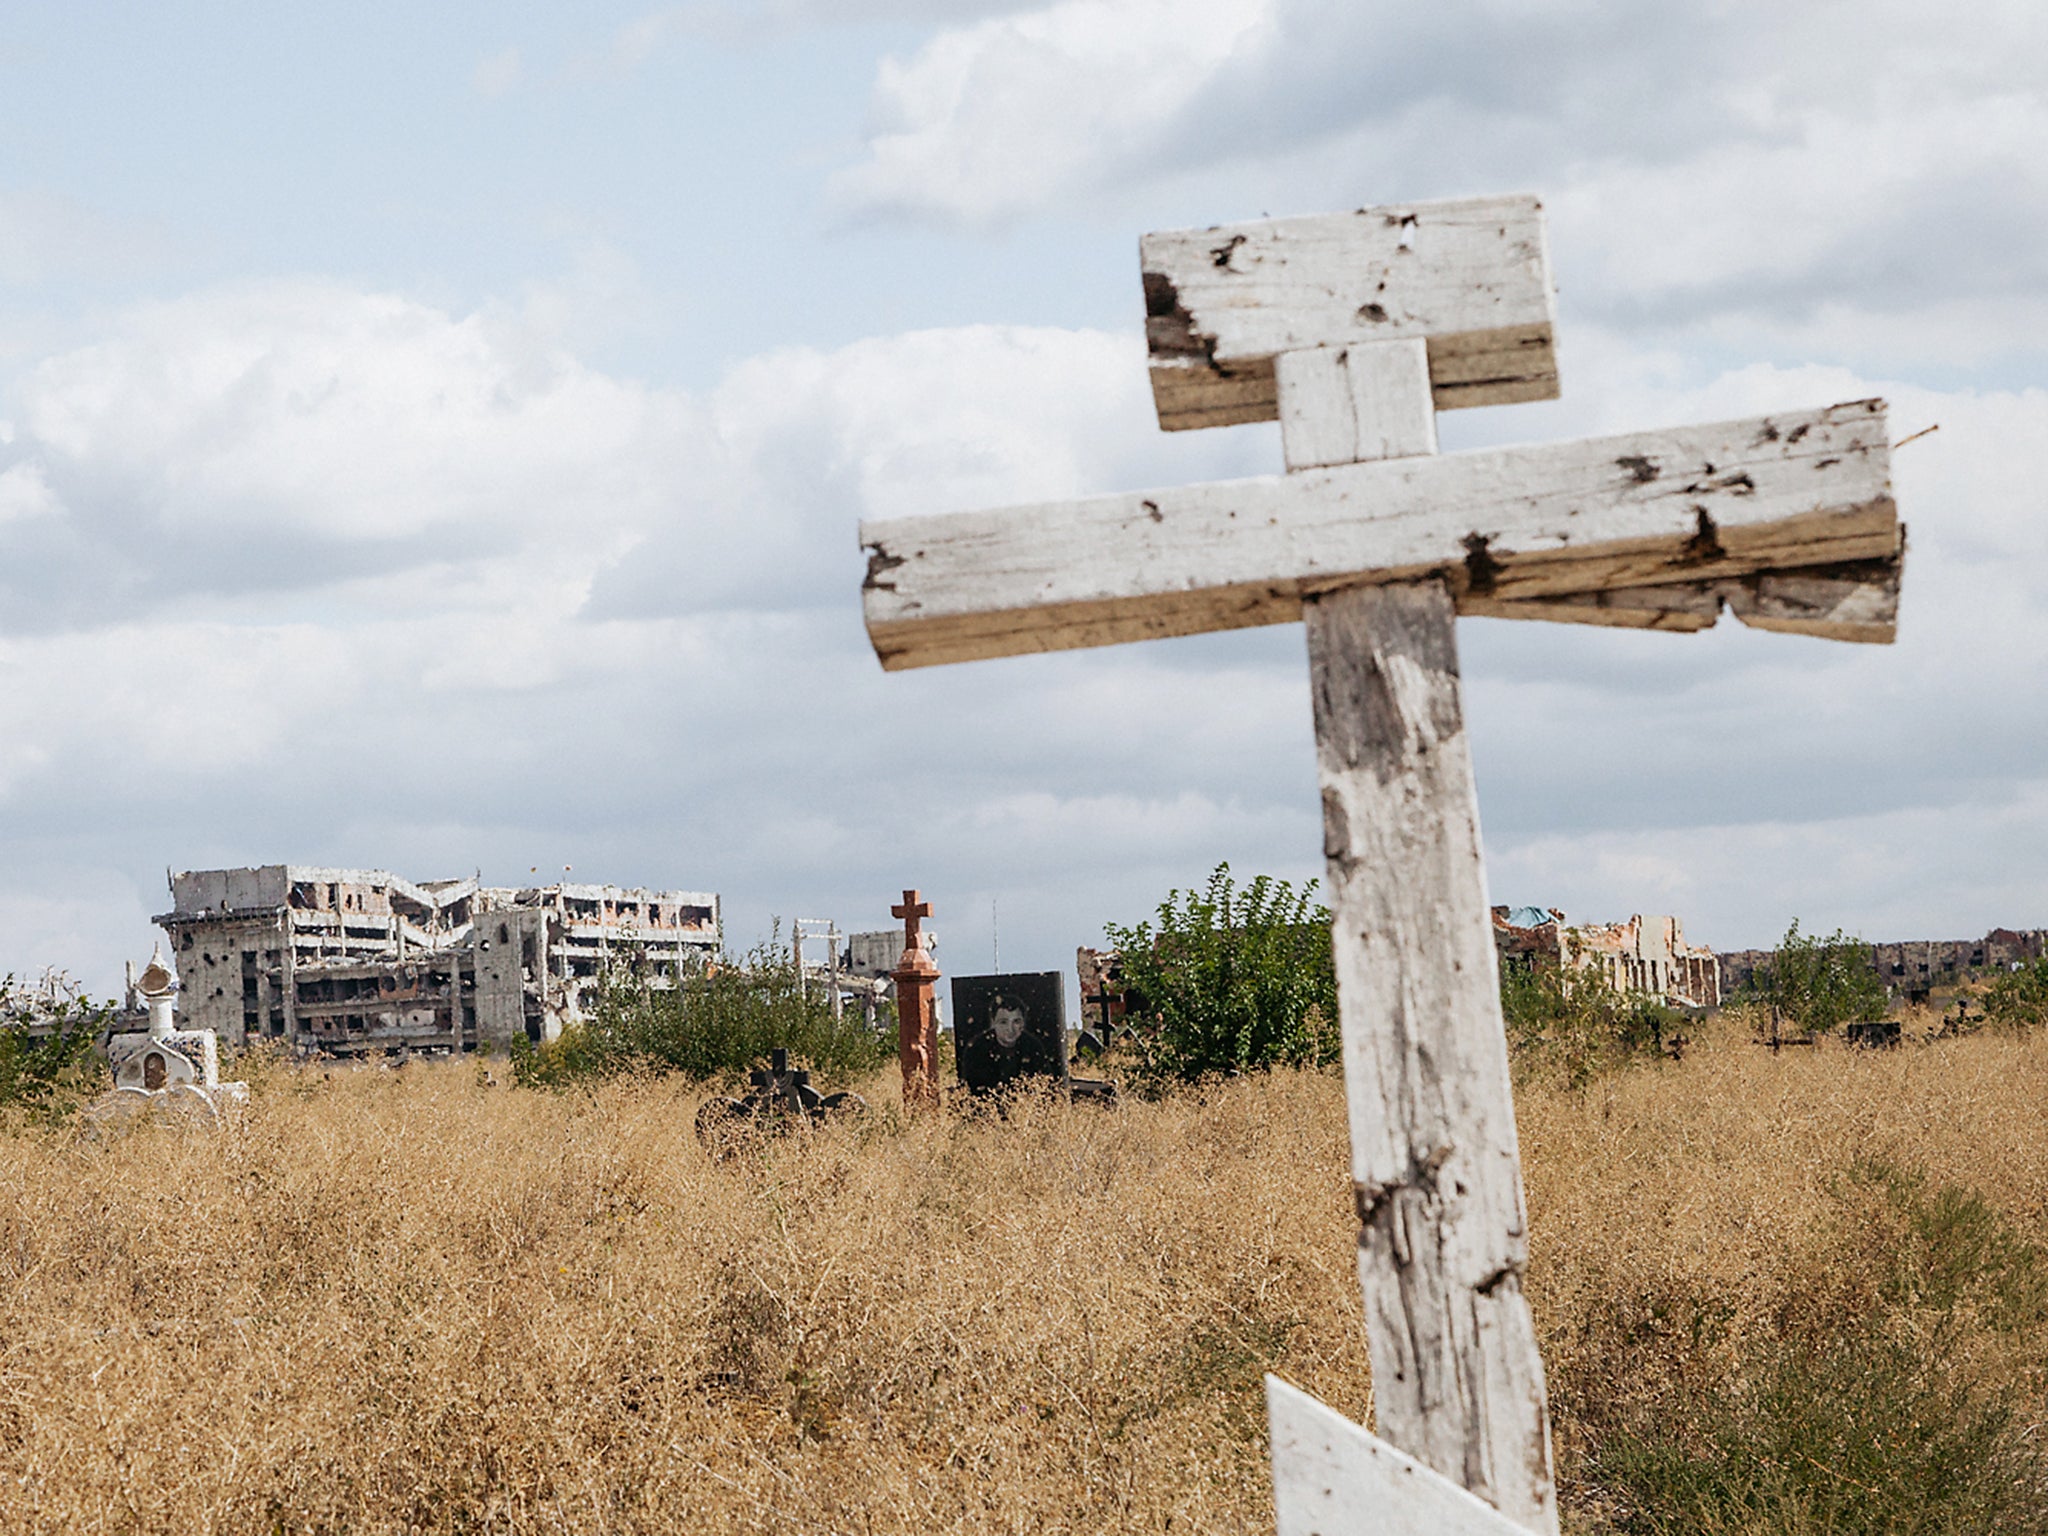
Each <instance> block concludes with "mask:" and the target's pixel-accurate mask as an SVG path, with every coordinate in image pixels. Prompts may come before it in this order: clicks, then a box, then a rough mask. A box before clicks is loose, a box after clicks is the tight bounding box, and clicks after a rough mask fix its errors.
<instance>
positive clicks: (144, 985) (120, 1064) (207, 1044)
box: [107, 948, 249, 1112]
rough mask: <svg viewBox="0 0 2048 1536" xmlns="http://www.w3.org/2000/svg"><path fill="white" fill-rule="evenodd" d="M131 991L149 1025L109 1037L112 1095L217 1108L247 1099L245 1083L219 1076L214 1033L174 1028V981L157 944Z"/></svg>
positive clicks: (246, 1085)
mask: <svg viewBox="0 0 2048 1536" xmlns="http://www.w3.org/2000/svg"><path fill="white" fill-rule="evenodd" d="M135 990H136V992H137V993H138V994H139V995H140V996H141V998H142V1000H143V1002H144V1003H145V1004H147V1005H148V1008H149V1028H148V1029H147V1030H146V1031H144V1032H142V1033H139V1034H133V1033H131V1034H121V1035H113V1036H110V1037H109V1038H108V1040H107V1062H108V1064H109V1065H110V1066H111V1067H112V1068H113V1069H114V1091H115V1093H116V1094H139V1095H142V1096H143V1097H144V1098H145V1099H150V1100H156V1101H159V1102H164V1103H197V1104H203V1105H205V1106H206V1108H208V1109H210V1110H213V1111H216V1112H218V1111H219V1110H220V1109H221V1107H222V1106H223V1105H227V1104H242V1103H246V1102H247V1101H248V1098H249V1085H248V1084H247V1083H224V1082H222V1081H221V1080H220V1044H219V1041H218V1039H217V1038H216V1036H215V1035H214V1032H213V1031H212V1030H210V1029H179V1028H178V1027H177V1023H176V1021H175V1019H174V1018H173V1017H172V1007H173V1005H174V1002H175V1000H176V997H177V991H178V982H177V978H176V977H174V976H172V975H171V972H170V970H169V968H168V967H167V966H165V964H164V959H163V951H162V949H161V948H159V949H158V950H156V951H155V952H153V953H152V954H151V955H150V957H149V965H148V966H147V968H145V969H144V971H143V973H142V974H141V975H140V976H138V977H137V978H136V980H135Z"/></svg>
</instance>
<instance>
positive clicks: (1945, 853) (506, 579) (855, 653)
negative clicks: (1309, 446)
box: [0, 0, 2048, 988]
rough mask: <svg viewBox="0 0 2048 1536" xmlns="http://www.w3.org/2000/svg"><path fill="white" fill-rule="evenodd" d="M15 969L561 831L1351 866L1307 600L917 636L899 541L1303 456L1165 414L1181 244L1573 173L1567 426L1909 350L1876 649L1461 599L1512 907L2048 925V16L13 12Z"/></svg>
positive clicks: (854, 0)
mask: <svg viewBox="0 0 2048 1536" xmlns="http://www.w3.org/2000/svg"><path fill="white" fill-rule="evenodd" d="M7 9H8V19H7V25H6V27H5V28H4V30H0V970H9V969H11V970H14V971H16V972H24V971H34V970H39V969H40V968H41V967H42V966H43V965H46V964H58V965H62V966H66V967H69V968H70V969H72V970H73V971H74V972H75V973H77V974H78V975H80V976H82V977H84V978H85V979H86V980H87V981H89V982H90V983H92V984H94V985H95V986H97V987H99V988H106V987H108V986H109V985H111V984H112V982H113V981H114V980H115V979H116V978H117V977H118V975H119V972H120V964H121V961H122V959H123V958H126V957H139V956H142V955H146V954H147V953H148V950H149V946H150V942H151V938H152V930H151V928H150V926H149V918H150V915H151V914H152V913H155V912H158V911H161V910H162V909H163V908H164V906H165V905H166V894H165V889H164V870H165V868H166V867H167V866H169V867H176V868H180V869H184V868H204V867H210V866H216V865H228V864H256V863H266V862H281V861H295V862H307V863H332V864H358V865H375V866H383V867H388V868H391V869H394V870H398V871H400V872H403V873H406V874H409V875H411V876H413V877H415V878H427V877H434V876H441V875H449V874H457V873H466V872H468V871H471V870H479V871H481V873H482V874H483V875H484V877H485V878H486V879H487V880H492V881H501V882H515V881H524V880H526V879H528V878H529V875H528V871H529V870H532V869H538V870H540V871H542V872H543V873H551V874H556V875H559V872H560V870H561V868H562V866H564V865H573V866H574V869H575V875H576V878H579V879H592V880H605V881H616V882H619V883H624V884H649V885H662V886H681V887H685V888H692V889H704V888H710V889H715V890H717V891H720V892H722V893H723V894H724V896H725V899H726V903H727V914H728V928H729V934H730V937H731V938H732V939H733V940H735V941H737V942H740V943H745V942H748V941H751V940H752V939H754V938H755V937H757V936H759V935H762V934H764V933H765V932H766V930H767V926H768V922H769V920H770V917H771V916H772V915H775V914H781V915H782V916H784V917H788V916H803V917H833V918H837V919H838V920H839V921H840V922H841V923H842V925H847V926H851V927H868V926H882V925H884V924H886V923H887V921H888V917H887V908H888V904H889V901H890V899H891V896H892V893H893V892H895V891H897V890H899V889H900V888H901V887H903V886H905V885H913V884H914V885H918V886H921V887H923V888H924V889H925V890H926V891H927V892H928V893H929V894H930V895H931V896H932V898H933V899H934V900H935V901H936V903H937V905H938V908H939V917H938V926H939V928H940V930H941V932H942V935H943V942H942V955H941V958H942V959H943V960H945V961H946V962H947V963H948V969H950V970H954V971H964V970H978V969H984V968H986V965H987V963H988V962H989V961H990V960H991V958H992V954H993V946H994V941H995V939H996V937H997V933H998V931H999V933H1000V944H1001V960H1002V964H1003V966H1004V968H1006V969H1035V968H1041V967H1046V968H1050V967H1061V968H1067V967H1070V966H1071V964H1072V956H1073V947H1074V945H1075V944H1076V943H1080V942H1088V941H1094V940H1096V939H1097V938H1098V937H1099V935H1100V933H1101V925H1102V922H1103V920H1104V919H1105V918H1112V919H1120V920H1129V919H1132V918H1135V917H1137V916H1140V915H1142V914H1144V913H1145V912H1146V911H1147V910H1148V909H1149V908H1150V907H1151V906H1152V905H1153V904H1154V903H1156V902H1157V901H1158V899H1159V898H1160V897H1161V896H1163V895H1164V893H1165V891H1166V890H1167V889H1168V888H1169V887H1170V886H1174V885H1182V886H1185V885H1187V884H1189V883H1191V882H1195V881H1198V880H1199V879H1200V878H1201V877H1202V876H1203V874H1204V873H1205V872H1206V871H1207V870H1208V869H1209V868H1210V867H1212V866H1213V865H1214V864H1215V863H1216V862H1217V861H1219V860H1224V859H1227V860H1229V861H1230V862H1231V863H1232V865H1233V866H1234V867H1236V868H1237V869H1239V870H1241V871H1244V872H1252V871H1260V870H1263V871H1270V872H1272V873H1276V874H1282V875H1287V876H1291V877H1296V878H1305V877H1309V876H1312V875H1314V874H1316V873H1317V872H1318V864H1319V853H1318V849H1319V830H1318V825H1317V798H1316V794H1315V788H1314V768H1313V761H1312V752H1311V741H1310V727H1309V718H1308V715H1309V712H1308V698H1307V686H1306V675H1305V665H1304V659H1303V642H1302V638H1301V634H1300V631H1299V629H1298V628H1297V627H1288V628H1281V629H1273V630H1266V631H1259V632H1255V633H1239V634H1231V635H1221V636H1213V637H1207V638H1203V639H1196V640H1184V641H1173V642H1165V643H1160V644H1153V645H1145V646H1136V647H1125V648H1121V649H1116V650H1109V651H1101V652H1094V653H1075V654H1068V655H1063V656H1058V657H1041V658H1024V659H1016V660H1007V661H995V662H983V663H978V664H975V665H971V666H965V667H956V668H945V669H937V670H934V671H928V672H920V673H911V674H905V675H899V676H893V677H884V676H883V674H882V673H881V671H880V670H879V668H878V667H877V665H876V663H875V661H874V659H873V657H872V655H871V653H870V652H869V651H868V649H867V647H866V644H865V640H864V636H863V634H862V631H861V627H860V613H859V601H858V587H859V582H860V577H861V574H862V569H863V564H862V559H861V554H860V551H859V549H858V547H857V544H856V540H855V527H856V524H857V523H858V521H859V520H860V519H861V518H862V517H864V516H892V515H898V514H903V513H910V512H927V511H944V510H950V509H955V508H970V507H976V506H987V505H995V504H1002V503H1006V502H1012V501H1022V500H1029V499H1034V498H1046V497H1054V496H1065V495H1078V494H1085V493H1090V492H1099V491H1109V490H1119V489H1131V488H1138V487H1142V486H1146V485H1154V484H1171V483H1176V482H1181V481H1187V480H1195V479H1207V478H1214V477H1218V476H1225V475H1239V474H1253V473H1266V472H1271V471H1274V470H1277V468H1278V467H1279V446H1278V439H1277V435H1276V434H1275V431H1274V429H1273V428H1271V427H1270V426H1265V427H1238V428H1231V429H1227V430H1223V431H1212V432H1200V433H1180V434H1174V435H1173V436H1170V437H1169V436H1165V435H1162V434H1161V433H1160V432H1159V430H1158V429H1157V427H1156V425H1155V424H1154V422H1153V420H1152V417H1151V412H1150V402H1149V394H1148V391H1147V386H1146V381H1145V371H1144V365H1143V342H1142V337H1141V326H1142V319H1143V309H1142V301H1141V295H1140V291H1139V282H1138V269H1137V260H1136V245H1137V239H1138V236H1139V235H1140V234H1142V233H1143V232H1145V231H1146V230H1149V229H1160V228H1174V227H1181V226H1187V225H1205V224H1210V223H1215V222H1220V221H1225V220H1234V219H1243V218H1251V217H1258V216H1260V215H1262V214H1273V215H1281V214H1296V213H1315V212H1322V211H1327V210H1332V209H1340V208H1350V207H1355V206H1358V205H1361V204H1365V203H1371V202H1384V201H1395V200H1411V199H1423V198H1435V197H1455V196H1464V195H1472V194H1481V193H1494V192H1523V191H1527V192H1534V193H1537V194H1539V195H1540V196H1542V198H1543V199H1544V202H1545V206H1546V208H1547V210H1548V218H1549V231H1550V242H1551V253H1552V262H1553V267H1554V270H1555V274H1556V278H1557V282H1558V287H1559V305H1560V336H1559V352H1560V357H1561V365H1562V371H1563V380H1564V397H1563V399H1562V400H1560V401H1557V402H1554V403H1550V404H1544V405H1525V406H1513V407H1505V408H1499V409H1494V410H1483V411H1466V412H1458V413H1453V414H1450V415H1447V416H1446V417H1444V418H1443V420H1442V423H1441V427H1442V433H1443V438H1444V446H1445V448H1446V449H1447V450H1448V449H1455V448H1460V447H1474V446H1481V445H1485V444H1488V443H1495V442H1503V441H1511V440H1536V439H1548V438H1558V437H1568V436H1575V435H1580V434H1584V433H1590V432H1608V431H1623V430H1628V429H1631V428H1635V427H1651V426H1659V425H1667V424H1673V423H1678V422H1683V421H1687V420H1697V419H1714V418H1717V417H1723V416H1733V415H1740V414H1745V413H1748V412H1752V411H1756V410H1762V409H1770V408H1777V407H1784V406H1795V405H1820V404H1826V403H1829V402H1832V401H1835V400H1842V399H1853V398H1857V397H1859V396H1862V395H1866V394H1872V393H1881V394H1883V395H1885V396H1887V397H1889V399H1890V400H1891V401H1892V404H1893V417H1892V421H1893V425H1894V428H1895V432H1896V435H1898V436H1904V435H1905V434H1906V433H1907V432H1911V431H1915V430H1918V429H1919V428H1922V427H1927V426H1932V425H1935V424H1937V423H1938V424H1939V426H1940V431H1939V432H1937V433H1935V434H1933V435H1931V436H1928V437H1924V438H1921V439H1920V440H1918V441H1917V442H1915V443H1913V444H1911V445H1909V446H1907V447H1904V448H1902V449H1901V450H1900V452H1899V454H1898V457H1897V461H1896V477H1897V484H1898V490H1899V497H1900V503H1901V508H1902V512H1903V515H1904V517H1905V518H1906V520H1907V523H1908V525H1909V528H1910V530H1911V554H1910V557H1909V559H1908V565H1907V580H1906V593H1905V607H1904V614H1903V622H1902V626H1901V634H1900V641H1899V644H1898V645H1896V646H1895V647H1889V648H1879V647H1862V646H1848V645H1836V644H1828V643H1824V642H1820V641H1814V640H1806V639H1799V638H1793V637H1787V636H1779V635H1764V634H1754V633H1749V632H1746V631H1743V630H1741V629H1740V628H1738V627H1735V626H1733V625H1732V623H1729V622H1727V621H1724V624H1723V627H1722V628H1721V629H1718V630H1716V631H1713V632H1711V633H1708V634H1704V635H1696V636H1675V635H1669V636H1667V635H1636V634H1610V633H1604V632H1600V631H1595V630H1586V629H1578V628H1565V627H1556V626H1543V625H1526V624H1525V625H1515V624H1506V623H1501V622H1497V621H1485V620H1468V621H1466V622H1465V623H1464V625H1463V626H1462V627H1461V645H1462V649H1463V658H1464V671H1465V677H1466V680H1467V706H1468V713H1469V717H1470V720H1471V723H1472V728H1473V731H1474V738H1475V743H1476V753H1477V757H1478V764H1479V775H1480V803H1481V809H1482V816H1483V820H1484V823H1485V828H1486V835H1487V844H1488V850H1489V863H1490V878H1491V883H1492V888H1493V892H1494V895H1495V898H1496V899H1497V900H1503V901H1514V902H1517V903H1523V902H1529V903H1542V904H1546V905H1558V906H1562V907H1564V908H1565V909H1566V910H1567V911H1568V912H1569V913H1570V914H1571V915H1572V916H1573V917H1575V918H1585V919H1601V918H1612V917H1618V916H1625V915H1626V914H1628V913H1629V912H1632V911H1672V912H1676V913H1678V914H1680V915H1681V916H1682V917H1683V918H1684V919H1685V922H1686V926H1687V930H1688V932H1689V933H1690V934H1692V935H1693V936H1695V937H1697V938H1700V939H1704V940H1706V941H1707V942H1709V943H1712V944H1714V945H1716V946H1717V947H1739V946H1745V945H1753V944H1763V943H1767V942H1769V941H1770V940H1771V939H1772V938H1773V937H1774V936H1775V935H1776V934H1778V933H1779V932H1780V931H1782V929H1783V928H1784V926H1785V924H1786V922H1787V921H1788V920H1789V919H1790V918H1792V917H1793V916H1795V915H1797V916H1798V917H1800V918H1802V919H1803V920H1804V921H1805V923H1806V925H1807V926H1808V927H1815V926H1818V927H1820V928H1824V929H1832V928H1833V927H1835V926H1837V925H1841V926H1843V927H1846V928H1849V929H1851V930H1852V931H1861V932H1862V933H1863V934H1865V936H1867V937H1871V938H1898V937H1918V936H1963V935H1971V934H1977V933H1981V932H1982V931H1983V930H1984V929H1985V928H1987V927H1988V926H1991V925H1993V924H2001V923H2002V924H2012V925H2025V926H2035V925H2042V924H2048V880H2044V877H2043V870H2044V867H2048V754H2044V747H2048V701H2044V697H2043V692H2042V688H2041V679H2042V677H2043V676H2044V671H2048V533H2044V518H2043V513H2042V509H2041V506H2040V491H2039V488H2040V487H2041V486H2042V485H2043V484H2044V483H2048V394H2044V393H2043V390H2042V387H2041V385H2042V382H2043V378H2044V373H2048V8H2043V7H2042V6H2041V5H2040V4H2039V3H2038V0H2010V3H2008V0H1957V3H1951V4H1946V5H1941V6H1935V5H1929V4H1926V3H1925V0H1908V3H1899V0H1857V3H1855V4H1853V5H1852V4H1845V3H1833V0H1800V3H1799V4H1796V5H1786V4H1784V3H1782V0H1717V3H1712V4H1707V3H1679V0H1672V3H1656V4H1651V3H1640V4H1622V3H1600V0H1491V3H1486V0H1468V3H1456V0H1445V3H1439V4H1434V5H1427V6H1424V5H1416V4H1412V3H1403V4H1393V3H1377V0H1061V3H1058V4H1053V5H1046V6H1032V5H1029V4H1026V5H1022V6H1020V5H1017V4H1011V3H1003V0H985V3H974V0H959V3H953V4H948V3H946V0H702V3H697V4H685V5H680V6H675V7H671V8H665V9H647V8H646V6H645V4H644V0H642V3H640V4H626V5H613V4H602V3H595V4H594V3H589V0H586V3H583V4H579V5H574V6H570V5H566V4H558V3H549V0H523V3H512V4H506V3H503V0H500V3H496V4H491V5H482V4H464V3H452V4H447V5H435V6H421V5H417V4H403V5H401V4H396V3H390V0H362V3H359V4H355V5H351V6H347V7H327V8H324V9H322V8H313V9H308V8H304V7H280V6H271V5H262V6H259V5H254V4H236V3H231V0H222V3H216V4H207V5H199V4H189V3H173V4H147V5H145V4H127V5H105V6H91V7H85V6H78V5H75V4H60V3H57V0H15V3H13V4H10V5H9V6H8V8H7Z"/></svg>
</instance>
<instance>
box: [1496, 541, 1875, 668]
mask: <svg viewBox="0 0 2048 1536" xmlns="http://www.w3.org/2000/svg"><path fill="white" fill-rule="evenodd" d="M1903 533H1904V530H1903V529H1902V530H1901V539H1902V547H1901V550H1900V552H1899V553H1898V554H1896V555H1894V556H1892V557H1891V558H1889V559H1885V560H1859V561H1848V562H1843V563H1841V564H1837V565H1823V566H1811V567H1808V568H1805V569H1802V570H1788V571H1773V572H1766V573H1761V574H1758V575H1752V576H1747V577H1730V578H1727V579H1724V580H1718V581H1699V582H1684V583H1679V584H1676V585H1671V586H1650V587H1633V588H1624V589H1620V590H1617V591H1609V592H1589V593H1582V594H1571V595H1566V596H1559V597H1532V598H1520V599H1501V598H1495V597H1491V596H1484V595H1479V594H1474V593H1470V592H1468V593H1466V594H1464V595H1463V596H1462V597H1460V598H1459V600H1458V612H1459V613H1460V614H1461V615H1465V616H1468V617H1475V618H1488V619H1524V620H1527V619H1542V620H1547V621H1548V622H1550V623H1553V624H1599V625H1605V626H1608V627H1611V628H1618V629H1655V630H1667V631H1670V632H1672V633H1678V634H1693V633H1697V632H1698V631H1700V630H1702V629H1711V628H1713V627H1714V623H1715V621H1716V620H1717V619H1719V618H1720V616H1721V611H1722V609H1723V608H1724V607H1725V608H1726V609H1727V611H1728V612H1729V613H1731V614H1733V615H1734V616H1735V618H1736V619H1737V620H1738V621H1739V622H1740V623H1742V624H1743V625H1745V626H1747V627H1748V628H1750V629H1762V630H1770V631H1772V632H1774V633H1777V634H1785V635H1809V636H1812V637H1814V638H1816V639H1821V640H1844V641H1848V642H1850V643H1852V644H1862V645H1890V644H1892V643H1893V641H1894V640H1896V639H1897V638H1898V621H1899V588H1900V584H1901V580H1902V578H1903V575H1904V572H1905V552H1904V549H1903Z"/></svg>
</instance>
